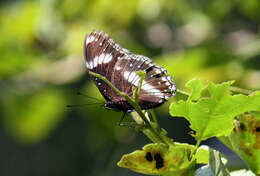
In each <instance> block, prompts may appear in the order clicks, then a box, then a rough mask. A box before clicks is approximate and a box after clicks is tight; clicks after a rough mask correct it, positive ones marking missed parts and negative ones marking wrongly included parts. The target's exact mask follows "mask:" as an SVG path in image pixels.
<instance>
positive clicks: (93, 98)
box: [77, 92, 104, 102]
mask: <svg viewBox="0 0 260 176" xmlns="http://www.w3.org/2000/svg"><path fill="white" fill-rule="evenodd" d="M77 95H81V96H84V97H87V98H89V99H92V100H96V101H99V102H104V101H103V100H100V99H98V98H95V97H91V96H89V95H86V94H83V93H81V92H77Z"/></svg>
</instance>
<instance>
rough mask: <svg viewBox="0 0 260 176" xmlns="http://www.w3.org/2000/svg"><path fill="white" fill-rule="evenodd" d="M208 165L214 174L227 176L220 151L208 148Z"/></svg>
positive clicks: (215, 175)
mask: <svg viewBox="0 0 260 176" xmlns="http://www.w3.org/2000/svg"><path fill="white" fill-rule="evenodd" d="M209 166H210V168H211V171H212V173H213V175H214V176H229V175H230V174H229V172H228V171H227V169H226V168H225V165H224V163H223V162H222V160H221V156H220V153H219V152H218V151H216V150H210V160H209Z"/></svg>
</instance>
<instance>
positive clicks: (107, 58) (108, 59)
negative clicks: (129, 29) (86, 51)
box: [103, 54, 113, 64]
mask: <svg viewBox="0 0 260 176" xmlns="http://www.w3.org/2000/svg"><path fill="white" fill-rule="evenodd" d="M112 58H113V57H112V55H111V54H106V55H105V57H104V60H103V63H104V64H107V63H108V62H110V61H111V60H112Z"/></svg>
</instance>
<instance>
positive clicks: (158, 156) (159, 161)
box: [154, 153, 163, 169]
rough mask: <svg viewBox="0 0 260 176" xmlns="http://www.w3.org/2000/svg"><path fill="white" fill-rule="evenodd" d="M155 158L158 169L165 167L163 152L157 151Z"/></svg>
mask: <svg viewBox="0 0 260 176" xmlns="http://www.w3.org/2000/svg"><path fill="white" fill-rule="evenodd" d="M154 160H155V161H156V164H155V167H156V168H157V169H160V168H162V167H163V158H162V157H161V154H160V153H156V154H155V155H154Z"/></svg>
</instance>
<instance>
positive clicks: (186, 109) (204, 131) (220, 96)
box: [170, 80, 260, 140]
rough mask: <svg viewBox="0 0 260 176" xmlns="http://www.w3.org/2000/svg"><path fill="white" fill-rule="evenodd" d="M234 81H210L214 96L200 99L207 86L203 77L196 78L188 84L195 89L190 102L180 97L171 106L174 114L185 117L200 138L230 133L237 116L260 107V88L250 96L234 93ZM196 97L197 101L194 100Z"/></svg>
mask: <svg viewBox="0 0 260 176" xmlns="http://www.w3.org/2000/svg"><path fill="white" fill-rule="evenodd" d="M232 83H233V81H229V82H224V83H222V84H214V83H212V82H210V83H209V84H208V86H207V87H206V88H207V90H208V92H209V94H210V97H204V98H200V94H201V92H202V90H203V89H204V86H202V82H201V81H200V80H192V81H190V82H189V83H188V84H187V85H186V86H187V87H189V88H191V89H192V90H193V91H192V93H191V95H190V96H189V98H188V100H187V101H183V100H180V101H178V102H177V103H175V102H174V103H172V104H171V105H170V114H171V116H174V117H184V118H186V119H187V120H188V121H189V122H190V124H191V125H190V127H191V129H193V130H194V131H196V135H194V137H195V138H196V139H197V140H206V139H208V138H210V137H214V136H225V135H229V134H230V133H231V131H232V129H233V119H234V117H235V116H237V115H239V114H242V113H244V112H248V111H257V110H260V91H257V92H255V93H254V94H251V95H249V96H246V95H242V94H237V95H233V96H232V95H230V92H229V87H230V86H231V84H232ZM194 100H196V101H194Z"/></svg>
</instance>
